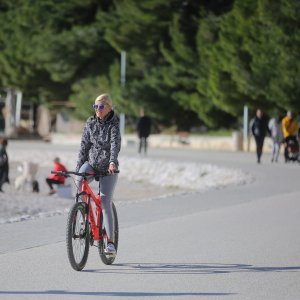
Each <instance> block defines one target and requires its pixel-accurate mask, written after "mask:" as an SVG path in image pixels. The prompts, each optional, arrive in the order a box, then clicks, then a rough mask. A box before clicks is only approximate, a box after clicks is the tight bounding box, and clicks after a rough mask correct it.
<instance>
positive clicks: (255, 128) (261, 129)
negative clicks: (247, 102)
mask: <svg viewBox="0 0 300 300" xmlns="http://www.w3.org/2000/svg"><path fill="white" fill-rule="evenodd" d="M251 131H252V134H253V136H254V139H255V143H256V156H257V163H258V164H260V163H261V156H262V153H263V146H264V140H265V136H266V134H267V131H268V124H267V121H266V118H265V116H264V115H263V112H262V110H261V109H257V110H256V115H255V117H254V120H253V123H252V126H251Z"/></svg>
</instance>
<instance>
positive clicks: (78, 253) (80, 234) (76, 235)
mask: <svg viewBox="0 0 300 300" xmlns="http://www.w3.org/2000/svg"><path fill="white" fill-rule="evenodd" d="M86 220H87V212H86V208H85V204H84V203H82V202H78V203H75V204H74V205H73V207H72V208H71V210H70V212H69V217H68V222H67V236H66V242H67V252H68V258H69V262H70V264H71V266H72V268H73V269H74V270H76V271H81V270H82V269H83V268H84V266H85V264H86V261H87V258H88V255H89V246H90V243H89V242H90V230H89V223H87V225H86Z"/></svg>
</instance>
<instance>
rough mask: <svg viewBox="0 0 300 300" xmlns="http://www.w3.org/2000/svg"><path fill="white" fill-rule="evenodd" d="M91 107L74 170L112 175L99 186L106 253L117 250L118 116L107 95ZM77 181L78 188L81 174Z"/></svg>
mask: <svg viewBox="0 0 300 300" xmlns="http://www.w3.org/2000/svg"><path fill="white" fill-rule="evenodd" d="M93 108H94V109H95V114H94V115H93V116H92V117H90V118H89V119H88V120H87V122H86V124H85V127H84V130H83V134H82V138H81V144H80V151H79V155H78V161H77V167H76V171H77V172H94V171H98V172H105V171H108V173H109V174H111V175H110V176H105V177H101V178H100V182H99V185H100V194H101V199H102V211H103V221H104V226H105V230H106V233H107V236H108V244H107V247H106V249H105V252H106V253H111V254H114V253H116V249H115V246H114V244H113V240H114V236H113V222H114V221H113V212H112V197H113V192H114V188H115V186H116V183H117V179H118V175H117V174H114V172H115V171H116V170H117V169H118V165H119V163H118V155H119V152H120V149H121V135H120V129H119V117H118V116H117V115H116V114H115V112H114V111H113V107H112V99H111V97H110V96H109V95H108V94H102V95H100V96H98V97H97V98H96V100H95V104H94V105H93ZM77 180H78V181H79V188H80V187H81V181H82V177H80V178H78V179H77ZM90 180H91V179H90Z"/></svg>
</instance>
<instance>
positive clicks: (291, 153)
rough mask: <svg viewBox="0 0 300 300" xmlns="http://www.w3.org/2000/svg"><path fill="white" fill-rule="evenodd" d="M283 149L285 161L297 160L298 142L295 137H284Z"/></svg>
mask: <svg viewBox="0 0 300 300" xmlns="http://www.w3.org/2000/svg"><path fill="white" fill-rule="evenodd" d="M285 142H286V147H285V149H284V156H285V162H288V161H298V160H299V143H298V141H297V138H296V137H288V138H286V141H285Z"/></svg>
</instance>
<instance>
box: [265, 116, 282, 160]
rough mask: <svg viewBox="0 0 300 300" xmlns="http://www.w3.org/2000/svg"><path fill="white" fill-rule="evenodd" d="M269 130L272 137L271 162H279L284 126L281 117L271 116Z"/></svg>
mask: <svg viewBox="0 0 300 300" xmlns="http://www.w3.org/2000/svg"><path fill="white" fill-rule="evenodd" d="M268 128H269V132H270V135H271V138H272V158H271V162H274V161H275V162H278V157H279V153H280V145H281V143H282V140H283V135H282V127H281V122H280V120H279V117H274V118H271V119H270V121H269V123H268Z"/></svg>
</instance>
